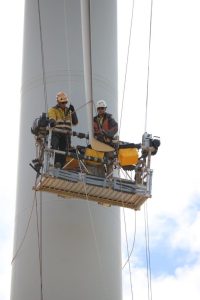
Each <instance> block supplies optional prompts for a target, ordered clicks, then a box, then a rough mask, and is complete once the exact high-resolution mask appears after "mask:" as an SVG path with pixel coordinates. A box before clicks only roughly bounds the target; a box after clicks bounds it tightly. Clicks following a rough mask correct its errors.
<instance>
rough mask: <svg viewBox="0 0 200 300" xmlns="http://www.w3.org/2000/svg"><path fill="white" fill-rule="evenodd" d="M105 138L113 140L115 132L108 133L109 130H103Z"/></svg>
mask: <svg viewBox="0 0 200 300" xmlns="http://www.w3.org/2000/svg"><path fill="white" fill-rule="evenodd" d="M102 132H103V134H104V136H106V137H109V138H112V137H113V132H110V131H107V130H102Z"/></svg>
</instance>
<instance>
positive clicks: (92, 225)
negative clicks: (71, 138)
mask: <svg viewBox="0 0 200 300" xmlns="http://www.w3.org/2000/svg"><path fill="white" fill-rule="evenodd" d="M76 155H77V160H78V163H79V168H80V172H81V176H83V175H84V172H83V163H82V161H81V160H80V158H79V155H78V150H77V149H76ZM83 186H84V192H85V197H86V199H87V207H88V211H89V216H90V226H91V228H92V234H93V237H94V243H95V248H96V253H97V257H98V264H99V270H100V271H101V272H102V273H103V264H102V258H101V254H100V251H99V246H98V240H97V234H96V231H95V226H94V218H93V215H92V211H91V207H90V201H89V198H88V193H87V188H86V183H85V181H83ZM102 278H104V276H102ZM103 286H104V293H105V294H106V289H105V285H103Z"/></svg>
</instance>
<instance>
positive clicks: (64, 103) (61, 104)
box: [59, 101, 67, 109]
mask: <svg viewBox="0 0 200 300" xmlns="http://www.w3.org/2000/svg"><path fill="white" fill-rule="evenodd" d="M66 104H67V101H66V102H59V106H60V107H61V108H63V109H64V108H65V107H66Z"/></svg>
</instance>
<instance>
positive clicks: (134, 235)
mask: <svg viewBox="0 0 200 300" xmlns="http://www.w3.org/2000/svg"><path fill="white" fill-rule="evenodd" d="M136 225H137V222H136V211H135V225H134V234H133V244H132V247H131V251H130V253H129V255H128V258H127V260H126V262H125V263H124V265H123V267H122V270H123V269H124V268H125V266H126V265H127V263H129V262H130V258H131V256H132V253H133V250H134V247H135V238H136Z"/></svg>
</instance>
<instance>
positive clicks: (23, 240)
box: [11, 178, 37, 264]
mask: <svg viewBox="0 0 200 300" xmlns="http://www.w3.org/2000/svg"><path fill="white" fill-rule="evenodd" d="M36 180H37V178H36ZM35 184H36V181H35ZM35 203H36V191H35V192H34V198H33V202H32V207H31V211H30V215H29V218H28V222H27V226H26V229H25V232H24V236H23V238H22V240H21V242H20V244H19V246H18V248H17V250H16V252H15V254H14V255H13V258H12V261H11V264H13V263H14V261H15V259H16V258H17V256H18V254H19V252H20V251H21V249H22V247H23V244H24V242H25V239H26V236H27V233H28V229H29V226H30V222H31V218H32V215H33V209H34V206H35Z"/></svg>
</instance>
